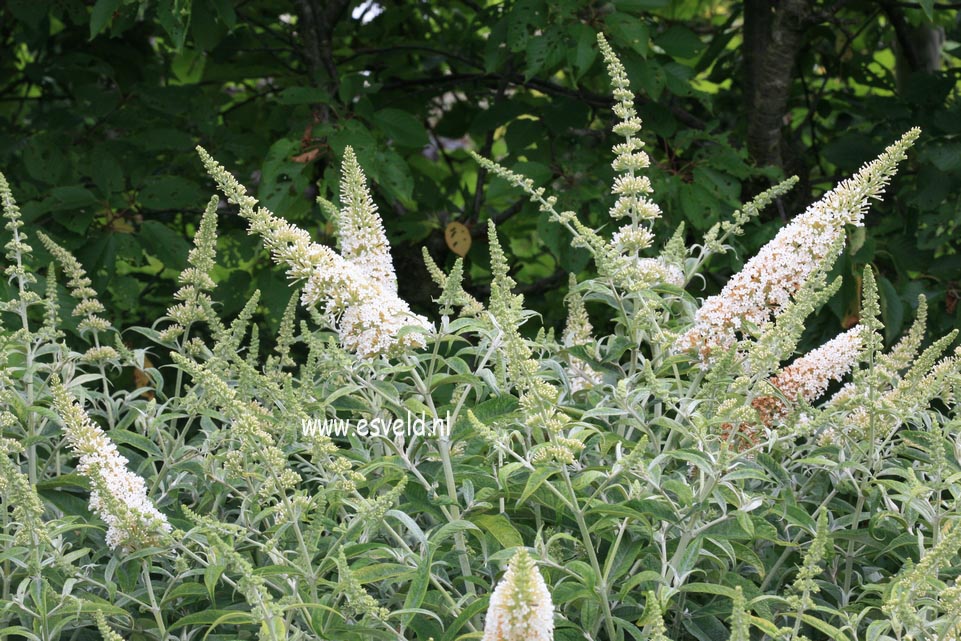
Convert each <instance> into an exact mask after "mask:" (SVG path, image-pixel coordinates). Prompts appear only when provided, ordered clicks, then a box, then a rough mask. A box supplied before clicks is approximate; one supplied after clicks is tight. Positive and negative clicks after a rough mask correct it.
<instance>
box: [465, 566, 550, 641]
mask: <svg viewBox="0 0 961 641" xmlns="http://www.w3.org/2000/svg"><path fill="white" fill-rule="evenodd" d="M553 639H554V604H553V603H552V602H551V594H550V592H548V591H547V584H546V583H544V577H542V576H541V573H540V571H538V569H537V566H536V565H535V564H534V559H532V558H531V556H530V554H528V553H527V550H524V549H521V550H520V551H519V552H517V554H515V555H514V558H513V559H511V562H510V565H509V566H508V568H507V573H506V574H504V578H503V579H501V582H500V583H498V584H497V587H496V588H494V593H493V594H492V595H491V600H490V607H489V609H488V610H487V619H486V620H485V621H484V636H483V638H482V641H553Z"/></svg>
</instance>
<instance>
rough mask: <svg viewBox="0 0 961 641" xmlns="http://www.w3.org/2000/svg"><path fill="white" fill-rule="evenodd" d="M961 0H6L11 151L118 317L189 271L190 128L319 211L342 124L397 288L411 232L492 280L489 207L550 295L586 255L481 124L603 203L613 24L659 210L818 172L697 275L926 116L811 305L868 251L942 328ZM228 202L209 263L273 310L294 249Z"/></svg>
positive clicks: (243, 295) (418, 295)
mask: <svg viewBox="0 0 961 641" xmlns="http://www.w3.org/2000/svg"><path fill="white" fill-rule="evenodd" d="M958 6H959V5H958V4H957V3H943V2H942V3H937V2H934V1H933V0H924V1H922V2H918V3H914V2H894V1H888V0H882V1H874V0H830V1H827V0H821V1H818V2H812V1H808V0H782V1H779V2H778V1H775V0H747V1H746V2H744V3H741V2H730V1H722V0H677V1H671V0H613V1H606V2H588V1H583V2H578V1H573V0H559V1H547V0H517V1H508V2H492V1H483V0H481V1H478V2H475V1H470V0H466V1H459V2H449V3H447V2H428V3H424V2H409V1H402V0H398V1H393V2H384V3H382V4H378V3H375V2H366V1H365V2H356V1H354V2H351V1H349V0H298V2H296V3H293V4H291V3H286V2H276V1H273V0H249V1H241V2H233V1H232V0H193V1H191V0H159V1H158V2H147V1H140V2H137V1H136V0H96V2H94V3H90V2H85V1H84V0H8V2H6V3H2V4H0V43H2V44H0V46H2V50H0V166H2V167H3V170H4V172H5V173H6V174H7V176H8V178H9V180H10V182H11V183H13V184H15V185H17V186H18V192H19V197H20V199H21V201H22V203H23V210H24V215H25V217H26V219H27V221H28V223H30V224H32V225H38V226H42V227H43V228H44V229H45V230H49V233H50V234H51V235H53V236H54V237H55V238H56V239H57V240H58V241H60V242H62V243H63V244H64V245H65V246H67V247H68V248H70V249H72V250H74V251H75V252H76V253H77V254H78V255H79V257H80V258H81V260H82V261H83V262H84V264H85V266H86V267H87V268H88V270H89V271H90V272H91V273H92V274H93V275H95V286H96V287H97V288H98V289H99V290H100V291H104V292H107V293H108V294H107V295H108V296H109V297H110V298H111V301H110V302H111V307H112V309H113V310H115V314H117V315H118V316H120V317H118V318H115V321H116V322H117V323H118V324H129V323H136V322H149V321H150V320H152V319H154V318H156V317H158V316H160V315H161V314H162V310H163V308H164V307H165V306H166V305H167V302H168V301H169V297H170V295H171V293H172V292H173V290H174V285H175V278H176V275H177V274H178V273H179V271H180V270H181V269H182V268H183V267H184V265H185V259H186V254H187V249H188V244H187V239H188V238H189V237H190V235H192V233H193V231H194V229H195V227H196V225H197V223H198V221H199V217H200V214H201V212H202V208H203V206H204V204H205V203H206V202H207V199H208V197H209V194H210V193H211V185H209V184H204V183H202V182H199V180H198V176H200V175H201V172H200V171H199V169H200V168H199V166H198V162H197V160H196V156H195V154H193V153H192V151H191V150H192V148H193V147H194V145H196V144H198V143H200V144H202V145H203V146H205V147H206V148H207V149H209V150H210V151H211V152H212V153H214V154H215V155H216V156H217V157H218V158H219V159H220V160H221V161H222V162H224V163H225V164H226V165H227V166H230V167H235V168H242V171H241V173H240V176H241V179H242V180H244V181H245V182H246V183H247V184H252V185H256V189H257V194H256V195H257V196H258V198H260V199H261V200H262V201H263V202H264V204H265V205H267V206H268V207H270V208H271V209H273V210H274V211H276V212H278V213H280V214H281V215H283V216H285V217H287V218H288V219H290V220H291V221H293V222H296V223H298V224H299V225H301V226H303V227H306V228H308V229H310V230H311V231H313V232H314V233H315V234H316V235H317V236H318V237H320V238H329V237H330V233H331V227H330V225H329V224H328V222H327V221H325V220H324V218H323V216H322V215H321V212H320V210H319V208H318V207H317V206H316V204H315V202H314V199H315V196H316V195H317V194H318V190H319V193H320V194H321V195H324V196H326V197H332V196H335V195H336V193H337V191H338V189H339V187H338V184H337V176H336V174H335V172H334V167H335V166H336V165H337V162H338V160H339V158H340V156H341V154H342V153H343V150H344V147H345V146H346V145H348V144H350V145H352V146H353V147H354V148H355V149H356V151H357V153H358V156H359V158H360V161H361V163H362V165H363V166H364V167H365V169H366V170H367V171H368V173H369V174H370V176H371V177H372V179H373V180H374V181H375V182H376V195H377V198H378V200H379V204H380V206H381V209H382V211H383V212H384V217H385V219H386V221H387V225H388V231H389V234H390V236H391V240H392V243H393V245H394V247H395V250H394V251H395V256H396V262H397V263H398V265H397V267H398V271H399V272H400V273H401V274H402V276H401V278H400V280H401V290H402V291H401V294H402V296H404V297H405V298H406V299H407V300H410V301H412V302H413V303H414V305H415V307H417V306H418V303H421V304H423V303H424V302H426V301H427V300H428V299H429V296H430V295H431V291H430V290H429V289H428V283H429V282H430V281H429V279H428V278H427V276H426V273H425V272H424V268H423V265H422V263H421V260H420V249H419V248H420V246H421V245H424V244H426V245H427V246H428V247H429V249H430V251H431V253H432V254H434V255H435V257H437V258H438V260H439V261H441V262H446V263H447V264H450V263H452V262H453V259H454V258H455V251H454V250H455V249H456V250H457V251H458V252H463V251H465V248H466V247H467V246H468V242H469V249H467V250H466V259H467V265H468V266H469V269H470V275H471V277H472V282H473V283H474V287H475V289H476V290H477V291H478V293H480V294H483V293H484V292H483V290H484V283H485V282H487V280H488V279H489V276H488V271H487V270H488V263H489V256H488V249H487V242H486V238H485V236H486V223H485V221H486V220H487V219H494V220H495V221H496V222H497V223H498V224H499V225H500V228H501V229H502V230H503V232H504V233H505V234H507V235H508V236H509V250H510V251H511V252H512V253H513V261H514V264H516V265H519V269H518V270H517V273H516V274H514V276H515V279H516V280H517V281H518V282H519V283H520V288H521V290H522V291H524V293H525V294H526V295H527V297H528V300H529V302H530V304H531V306H532V307H534V308H536V309H541V310H542V311H543V312H544V313H545V314H546V315H547V317H548V318H547V320H548V322H553V323H557V322H559V320H560V318H559V317H558V316H557V315H559V314H560V313H561V311H560V310H562V309H563V306H562V305H560V304H559V302H560V297H561V296H562V294H563V291H562V290H563V287H562V285H563V281H564V278H565V277H564V272H565V269H566V270H571V271H579V270H581V269H588V267H587V265H588V261H587V256H586V254H584V253H582V251H581V250H575V249H572V248H571V245H570V238H569V237H568V236H567V235H566V233H565V232H564V231H563V230H562V229H561V228H560V227H558V226H556V225H552V224H550V223H548V221H547V220H546V217H545V216H543V215H540V214H538V212H537V209H536V207H535V206H534V205H533V204H531V203H529V202H528V201H527V199H526V198H524V197H523V196H522V195H520V194H518V193H517V192H516V191H514V190H512V189H511V188H509V187H508V185H507V184H506V183H504V182H502V181H500V180H499V179H494V178H491V177H489V176H487V175H485V172H484V171H483V170H481V169H480V168H479V167H478V166H477V165H476V163H474V161H473V160H471V158H470V157H469V156H468V155H467V153H466V150H467V149H476V150H478V151H479V152H480V153H482V154H484V155H488V156H492V157H495V158H497V159H500V160H501V161H502V162H504V163H505V164H507V165H508V166H510V167H512V168H514V169H516V170H518V171H522V172H524V173H526V174H527V175H529V176H531V177H532V178H534V179H535V181H536V182H537V183H538V184H539V185H548V184H553V185H554V186H557V187H559V188H561V191H562V192H563V193H565V194H566V202H562V203H561V204H562V205H563V206H564V207H565V208H570V209H575V210H577V211H578V212H579V214H580V215H581V216H583V217H585V218H586V219H588V220H590V221H591V222H594V223H599V222H600V221H603V220H604V219H605V218H606V215H607V213H606V211H600V210H597V211H588V209H587V207H588V206H587V205H586V204H585V205H581V203H591V202H592V201H596V199H597V198H598V197H600V196H602V195H603V194H604V193H605V192H604V189H605V185H607V184H609V182H610V178H611V175H612V169H611V167H610V164H609V150H610V146H611V143H612V141H613V139H612V138H611V134H610V132H609V130H608V127H607V125H606V124H605V123H610V122H612V119H611V117H610V114H609V111H610V107H611V105H612V103H611V100H610V98H609V97H608V95H609V94H608V86H607V79H606V76H605V74H604V73H603V69H602V65H601V61H600V59H599V56H598V55H597V51H596V46H595V34H596V32H598V31H603V32H605V33H606V34H607V35H608V37H609V39H610V40H611V42H612V44H613V45H614V47H615V48H616V49H617V51H618V53H619V55H620V56H621V57H622V59H623V61H624V63H625V65H626V67H627V69H628V71H629V74H630V77H631V80H632V84H633V86H634V87H635V89H636V90H637V91H638V93H640V94H641V96H642V97H641V98H640V100H639V104H638V110H639V112H640V115H641V116H642V118H643V119H644V122H645V130H644V132H643V133H642V136H643V137H644V139H645V140H646V141H647V142H648V149H649V151H650V152H651V155H652V157H653V158H654V159H655V160H656V166H655V167H652V168H651V170H650V171H651V177H652V180H653V181H654V186H655V190H656V191H655V196H656V198H657V200H658V201H659V203H660V204H661V206H662V208H663V209H664V211H665V216H664V220H665V221H666V224H665V228H664V229H662V230H661V232H662V233H664V234H665V235H666V234H669V233H670V232H671V231H673V228H674V227H676V226H677V225H680V224H682V223H683V224H685V226H686V229H687V230H688V231H689V234H690V235H691V238H695V237H699V236H700V234H701V233H702V232H703V231H704V230H706V229H707V228H708V227H709V226H710V225H711V224H713V223H714V222H716V221H717V220H718V219H719V218H722V217H724V216H727V215H729V214H730V213H731V212H732V211H733V210H734V209H735V208H736V207H737V206H738V205H739V203H740V202H742V201H743V200H746V199H747V198H749V197H750V196H752V195H753V194H755V193H757V192H759V191H760V190H762V189H763V188H765V187H766V186H768V185H769V184H770V183H771V182H772V181H773V180H776V179H777V178H778V177H779V176H781V175H783V174H798V175H799V176H800V177H801V179H802V180H801V186H800V188H799V189H798V190H797V193H795V194H793V195H792V196H791V197H790V198H789V199H785V200H784V201H782V202H779V203H778V207H777V208H775V209H773V210H772V211H769V212H767V215H768V219H767V220H766V221H763V222H762V223H761V224H759V225H756V226H754V227H752V228H751V229H750V230H749V233H748V234H747V235H746V236H745V237H743V238H741V239H739V241H738V242H739V243H740V246H739V247H738V249H739V251H738V252H736V255H735V254H728V257H725V258H723V259H722V260H720V261H718V262H717V263H716V264H714V265H712V274H713V275H715V276H716V279H715V280H714V281H713V282H708V283H706V288H705V293H713V292H714V291H716V290H717V288H718V284H719V283H723V282H724V281H725V280H726V278H727V276H728V275H729V274H730V273H731V271H732V269H735V268H737V267H738V262H739V261H743V259H744V257H745V256H749V255H751V254H752V253H753V252H754V251H755V250H756V249H757V248H758V247H759V246H760V245H761V244H762V243H763V242H764V241H766V240H767V239H769V238H770V237H772V236H773V234H774V233H775V232H776V229H777V228H778V226H779V225H780V224H782V223H783V221H785V220H787V219H789V218H790V217H791V216H793V215H794V214H796V213H798V212H799V211H801V209H802V208H803V206H805V205H806V204H807V203H808V202H810V199H811V197H812V196H813V195H816V194H818V193H820V192H821V191H823V190H824V189H826V188H827V187H828V186H829V185H831V184H833V183H834V182H835V181H836V180H837V178H838V177H840V176H843V175H845V174H849V173H851V172H852V171H853V170H855V169H856V168H857V167H858V166H859V165H860V164H861V163H862V162H864V161H865V160H867V159H869V158H872V157H873V156H875V155H876V154H877V152H879V151H880V150H881V149H882V147H883V145H884V144H886V143H888V142H890V141H892V140H894V139H895V138H896V137H897V136H898V135H900V134H901V133H902V132H904V131H905V130H906V129H908V128H909V127H910V126H913V125H919V126H921V127H922V128H923V129H924V132H925V133H924V136H923V139H922V141H921V142H920V143H919V146H918V150H919V151H918V153H917V154H916V155H915V156H914V157H913V160H912V164H911V166H909V167H907V168H905V170H904V171H903V172H902V175H901V177H899V178H898V182H897V185H896V186H895V188H894V189H893V192H894V193H896V197H892V198H889V199H888V201H887V202H885V203H884V204H883V205H880V206H879V207H878V208H876V209H875V211H874V212H873V213H872V214H871V215H870V217H869V223H868V228H867V230H866V232H865V233H860V234H858V235H857V236H856V237H855V238H854V239H853V243H852V244H851V247H850V251H849V252H847V253H846V254H845V256H844V257H843V259H842V260H841V261H840V264H839V267H838V269H839V270H842V271H843V272H845V273H846V274H847V275H848V276H849V277H848V278H847V279H846V281H845V282H846V284H845V289H844V290H843V291H842V292H841V293H840V294H839V295H838V296H837V297H836V298H835V300H834V301H833V302H832V304H831V310H832V313H833V317H830V318H822V319H821V321H820V322H821V323H822V324H823V328H822V329H823V330H824V332H825V335H826V334H833V333H835V331H836V329H837V326H838V325H839V324H840V325H844V326H848V325H850V324H851V323H853V322H854V320H855V318H856V313H857V307H858V304H857V300H856V299H857V296H856V292H857V291H858V282H857V278H856V276H855V275H856V274H858V273H859V272H860V270H861V267H862V266H863V265H864V264H865V263H867V262H873V263H874V264H875V265H876V266H877V267H878V268H879V269H880V270H881V274H882V277H881V278H880V289H881V296H882V299H881V300H882V305H883V312H884V321H885V325H886V328H887V333H888V338H889V339H890V338H891V337H894V336H897V335H900V334H901V332H902V327H903V324H904V320H905V319H910V317H911V316H912V311H911V307H912V306H914V305H916V299H917V295H918V294H919V293H924V294H926V295H927V296H928V297H929V300H930V301H931V303H932V305H931V306H932V313H931V317H932V325H933V327H932V330H933V333H934V334H943V333H944V332H945V331H946V329H947V328H949V327H951V326H958V325H959V321H958V315H959V312H958V311H957V309H956V307H957V301H958V296H959V294H958V288H959V281H961V255H959V254H958V253H957V250H958V242H957V240H956V237H957V233H958V222H959V197H961V137H959V134H961V103H959V101H958V87H959V84H958V83H959V77H958V75H959V74H958V67H957V61H958V52H959V51H961V49H959V47H958V44H957V41H959V40H961V38H959V33H961V27H959V23H958ZM451 223H460V224H461V225H463V226H464V227H459V226H457V225H453V226H451ZM223 227H224V229H223V236H222V239H221V241H220V244H221V246H220V253H221V256H222V264H224V265H226V267H218V270H219V271H218V272H217V273H216V274H215V275H216V277H217V279H218V282H219V283H220V290H221V294H220V298H221V300H224V301H226V302H225V307H226V308H225V309H224V310H223V311H224V313H225V314H227V315H229V314H231V313H232V312H234V311H237V310H239V308H240V307H241V306H242V305H243V303H244V301H245V300H246V299H247V296H248V295H249V293H250V292H251V291H252V290H253V289H255V288H259V289H260V290H261V291H262V292H263V293H264V297H263V300H262V311H263V312H264V318H265V321H266V322H267V323H269V324H276V323H277V322H278V320H279V316H280V313H281V311H282V310H283V308H284V305H285V304H286V302H287V299H286V297H287V289H286V288H284V287H279V286H277V285H278V283H279V281H281V280H282V279H283V276H282V275H281V274H280V273H279V272H277V271H275V270H273V269H272V268H271V267H270V263H269V262H268V261H266V260H263V259H262V258H263V255H262V250H261V249H260V248H259V247H258V245H257V244H256V243H255V241H253V240H251V239H249V237H247V236H246V234H244V232H243V224H242V222H241V221H239V220H235V219H228V220H225V221H224V222H223ZM445 230H446V231H447V232H448V235H447V236H449V235H450V234H451V233H453V234H454V236H455V238H454V240H456V243H455V242H451V239H449V238H448V237H447V236H445ZM458 234H459V235H460V238H459V239H458V238H457V236H458ZM467 235H469V239H467V238H464V236H467ZM725 261H726V262H725ZM561 266H563V267H564V268H565V269H562V268H561ZM124 315H125V316H124Z"/></svg>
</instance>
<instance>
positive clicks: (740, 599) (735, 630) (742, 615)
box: [728, 585, 751, 641]
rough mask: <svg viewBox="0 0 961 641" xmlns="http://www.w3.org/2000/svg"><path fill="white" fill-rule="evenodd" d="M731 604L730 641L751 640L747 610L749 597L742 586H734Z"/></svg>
mask: <svg viewBox="0 0 961 641" xmlns="http://www.w3.org/2000/svg"><path fill="white" fill-rule="evenodd" d="M733 601H734V602H733V603H732V604H731V636H730V638H729V640H728V641H751V623H750V618H749V615H748V611H747V599H745V598H744V590H742V589H741V586H739V585H738V586H736V587H735V588H734V600H733Z"/></svg>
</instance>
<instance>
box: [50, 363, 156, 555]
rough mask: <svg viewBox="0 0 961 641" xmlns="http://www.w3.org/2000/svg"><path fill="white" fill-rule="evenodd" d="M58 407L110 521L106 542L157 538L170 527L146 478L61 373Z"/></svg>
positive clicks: (93, 501)
mask: <svg viewBox="0 0 961 641" xmlns="http://www.w3.org/2000/svg"><path fill="white" fill-rule="evenodd" d="M53 408H54V410H55V411H56V412H57V413H58V414H59V415H60V418H61V419H62V420H63V425H64V431H65V434H66V439H67V443H68V444H69V446H70V449H71V450H73V452H74V454H76V455H77V456H78V457H80V462H79V464H78V466H77V471H78V472H79V473H80V474H82V475H83V476H85V477H87V478H88V479H89V480H90V487H91V490H90V509H91V510H92V511H93V512H94V513H96V514H97V516H99V517H100V518H101V519H103V521H104V522H105V523H106V524H107V545H109V546H110V547H111V548H118V547H119V548H122V549H124V550H134V549H137V548H141V547H145V546H149V545H154V544H156V543H158V542H159V541H160V539H161V537H162V536H163V534H165V533H169V532H170V531H171V527H170V523H168V522H167V517H166V516H164V515H163V514H161V513H160V511H158V510H157V508H156V507H154V504H153V502H152V501H151V500H150V499H149V498H147V486H146V484H145V483H144V480H143V479H142V478H141V477H140V476H138V475H136V474H134V473H133V472H131V471H130V470H128V469H127V463H128V461H127V459H126V458H125V457H124V456H122V455H121V454H120V452H118V451H117V446H116V445H115V444H114V443H113V441H111V440H110V439H109V438H107V435H106V434H104V432H103V430H102V429H100V428H99V427H98V426H97V425H95V424H94V422H93V421H91V420H90V417H89V416H87V413H86V412H85V411H84V410H83V408H82V407H80V404H79V403H78V402H77V401H75V400H74V399H73V397H72V396H71V395H70V392H68V391H67V390H66V388H65V387H64V386H63V385H62V384H61V383H60V380H59V379H57V378H55V379H54V381H53Z"/></svg>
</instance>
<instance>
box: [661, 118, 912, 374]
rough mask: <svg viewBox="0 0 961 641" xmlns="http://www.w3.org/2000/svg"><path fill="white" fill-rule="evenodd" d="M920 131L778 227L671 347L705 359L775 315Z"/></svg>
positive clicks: (858, 217)
mask: <svg viewBox="0 0 961 641" xmlns="http://www.w3.org/2000/svg"><path fill="white" fill-rule="evenodd" d="M920 133H921V132H920V130H919V129H917V128H915V129H911V130H910V131H908V132H907V133H905V134H904V136H902V137H901V139H900V140H898V141H897V142H896V143H894V144H893V145H890V146H889V147H887V149H885V150H884V152H883V153H882V154H881V155H880V156H879V157H878V158H877V159H876V160H874V161H872V162H870V163H867V164H865V165H864V166H863V167H862V168H861V170H860V171H859V172H858V173H857V174H855V175H854V176H853V177H852V178H850V179H848V180H845V181H842V182H841V183H840V184H838V186H837V187H835V188H834V189H833V190H832V191H830V192H828V193H827V194H825V195H824V196H823V197H822V198H821V199H820V200H819V201H817V202H816V203H814V204H812V205H811V206H810V207H808V209H807V211H805V212H804V213H803V214H801V215H799V216H797V217H796V218H795V219H794V220H792V221H791V222H790V223H789V224H788V225H787V226H785V227H783V228H782V229H781V231H780V232H778V234H777V235H776V236H775V237H774V239H773V240H771V241H770V242H769V243H768V244H767V245H765V246H764V247H763V248H761V251H759V252H758V253H757V255H756V256H755V257H754V258H752V259H751V260H749V261H748V262H747V264H745V265H744V268H743V269H742V270H741V271H740V272H738V273H737V274H735V275H734V276H733V277H732V278H731V280H730V281H729V282H728V284H727V285H726V286H725V287H724V289H723V290H722V291H721V293H720V294H717V295H716V296H711V297H710V298H708V299H707V300H706V301H704V305H703V306H702V307H701V308H700V309H699V310H698V312H697V314H696V315H695V321H694V326H693V327H692V328H691V329H689V330H688V331H687V332H686V333H685V334H683V335H682V336H681V337H680V338H679V339H678V341H677V343H676V347H677V348H679V349H680V350H693V351H696V352H697V353H698V354H699V355H700V357H701V359H702V361H708V360H710V359H711V356H712V354H713V353H716V352H717V351H718V350H725V349H727V348H729V347H731V346H732V345H733V344H734V343H735V342H736V340H737V335H738V333H739V332H741V331H743V329H744V324H745V323H750V324H752V325H754V326H756V327H760V326H761V325H763V324H764V323H766V322H767V321H769V320H770V319H771V318H772V317H776V316H777V315H778V314H779V313H780V312H781V310H783V309H784V307H785V306H786V305H787V304H788V302H790V300H791V298H792V296H793V295H794V294H795V293H796V292H797V291H798V289H800V287H801V286H802V285H803V284H804V282H805V281H806V280H807V279H808V277H809V276H810V275H811V274H812V273H813V272H814V271H815V269H816V268H817V267H818V265H819V263H821V261H822V260H824V259H825V258H830V257H831V256H829V253H831V252H832V251H834V250H833V247H835V246H836V243H835V241H836V240H837V239H839V238H843V236H844V229H845V226H846V225H855V226H861V225H862V224H863V217H864V213H865V211H866V210H867V208H868V205H869V201H870V200H871V199H877V198H880V197H881V194H882V193H883V192H884V188H885V186H886V185H887V183H888V182H889V181H890V179H891V177H892V176H893V175H894V174H895V172H896V170H897V165H898V163H899V162H901V161H902V160H904V159H905V157H906V153H907V150H908V148H909V147H910V146H911V145H912V144H913V143H914V141H915V140H917V138H918V136H919V135H920ZM833 256H834V257H836V256H837V253H834V254H833Z"/></svg>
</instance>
